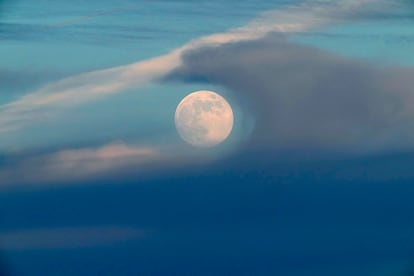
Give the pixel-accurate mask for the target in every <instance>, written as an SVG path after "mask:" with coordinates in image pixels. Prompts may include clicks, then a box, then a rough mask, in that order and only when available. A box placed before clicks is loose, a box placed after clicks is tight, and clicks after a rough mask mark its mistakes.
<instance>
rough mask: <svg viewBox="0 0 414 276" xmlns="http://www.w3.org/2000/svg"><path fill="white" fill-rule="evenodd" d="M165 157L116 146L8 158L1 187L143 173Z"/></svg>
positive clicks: (0, 176) (151, 150)
mask: <svg viewBox="0 0 414 276" xmlns="http://www.w3.org/2000/svg"><path fill="white" fill-rule="evenodd" d="M163 158H166V156H163V155H161V153H160V152H159V151H158V150H157V149H155V148H150V147H136V146H130V145H127V144H125V143H123V142H115V143H111V144H107V145H104V146H101V147H98V148H78V149H65V150H60V151H56V152H53V153H48V154H38V155H34V156H24V155H23V156H17V157H14V158H11V157H10V158H9V159H10V160H12V159H13V161H10V163H9V164H6V165H4V166H2V169H1V170H0V183H1V186H3V187H5V186H8V185H11V184H16V183H36V182H42V183H54V182H56V181H58V182H68V181H73V180H78V179H87V178H91V177H96V176H101V175H107V174H109V173H111V172H114V171H116V170H119V169H122V168H125V167H129V166H134V168H135V169H134V170H135V171H137V172H138V171H140V170H143V171H144V170H146V169H148V168H147V166H148V165H149V164H152V163H153V162H155V161H161V160H163Z"/></svg>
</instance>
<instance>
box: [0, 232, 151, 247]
mask: <svg viewBox="0 0 414 276" xmlns="http://www.w3.org/2000/svg"><path fill="white" fill-rule="evenodd" d="M146 232H147V231H145V230H143V229H136V228H128V227H117V226H110V227H74V228H69V227H68V228H54V229H49V228H45V229H31V230H26V229H25V230H21V231H14V232H0V249H1V250H5V251H21V250H42V249H71V248H80V247H92V246H102V245H107V244H113V243H119V242H126V241H130V240H137V239H142V238H144V237H145V235H146Z"/></svg>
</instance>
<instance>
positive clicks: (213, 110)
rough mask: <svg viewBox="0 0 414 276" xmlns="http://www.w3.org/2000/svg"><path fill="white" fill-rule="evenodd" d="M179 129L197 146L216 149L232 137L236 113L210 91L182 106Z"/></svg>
mask: <svg viewBox="0 0 414 276" xmlns="http://www.w3.org/2000/svg"><path fill="white" fill-rule="evenodd" d="M175 127H176V128H177V131H178V134H179V135H180V136H181V138H182V139H183V140H184V141H186V142H187V143H189V144H191V145H193V146H196V147H212V146H215V145H218V144H220V143H221V142H223V141H224V140H226V139H227V137H228V136H229V135H230V133H231V130H232V129H233V110H232V108H231V106H230V105H229V103H228V102H227V101H226V100H225V99H224V98H223V97H222V96H220V95H219V94H217V93H215V92H213V91H207V90H201V91H196V92H193V93H191V94H189V95H187V96H186V97H185V98H184V99H183V100H182V101H181V102H180V103H179V104H178V106H177V109H176V110H175Z"/></svg>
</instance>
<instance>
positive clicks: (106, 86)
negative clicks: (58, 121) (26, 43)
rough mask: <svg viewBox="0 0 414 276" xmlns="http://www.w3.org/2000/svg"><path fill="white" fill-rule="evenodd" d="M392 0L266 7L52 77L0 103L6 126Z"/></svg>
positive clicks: (1, 126) (1, 123)
mask: <svg viewBox="0 0 414 276" xmlns="http://www.w3.org/2000/svg"><path fill="white" fill-rule="evenodd" d="M387 3H389V1H386V0H359V1H355V0H347V1H335V2H326V1H318V0H315V1H305V2H303V3H300V4H297V5H292V6H287V7H285V8H284V9H280V10H276V11H272V12H268V13H265V14H264V15H263V16H262V17H260V18H259V19H256V20H253V21H252V22H251V23H249V24H247V25H246V26H244V27H241V28H236V29H232V30H229V31H228V32H225V33H219V34H213V35H210V36H206V37H202V38H199V39H196V40H193V41H190V42H189V43H188V44H186V45H184V46H182V47H181V48H178V49H175V50H173V51H171V52H170V53H168V54H166V55H163V56H159V57H155V58H152V59H148V60H144V61H141V62H137V63H133V64H129V65H125V66H120V67H115V68H109V69H105V70H99V71H94V72H89V73H84V74H81V75H77V76H73V77H70V78H66V79H63V80H61V81H57V82H54V83H51V84H49V85H47V86H45V87H43V88H41V89H39V90H37V91H35V92H33V93H31V94H28V95H26V96H23V97H21V98H20V99H18V100H16V101H14V102H11V103H8V104H5V105H3V106H0V132H8V131H14V130H17V129H19V128H21V127H24V126H25V125H27V124H30V123H33V122H34V121H39V120H43V119H44V118H45V117H47V116H50V114H55V112H58V111H57V109H61V108H63V107H64V108H67V107H71V106H76V105H79V104H82V103H85V102H88V101H91V100H95V99H98V98H100V97H103V96H106V95H108V94H113V93H117V92H120V91H122V90H124V89H126V88H128V87H131V86H143V85H146V84H149V83H151V82H152V81H155V80H158V79H160V78H162V77H163V76H165V75H166V74H168V73H169V72H171V71H173V70H174V69H176V68H177V67H179V66H180V65H182V59H181V57H182V55H183V53H185V52H188V51H191V50H195V49H198V48H203V47H207V46H219V45H222V44H228V43H233V42H240V41H249V40H257V39H260V38H262V37H264V36H266V35H267V34H269V33H271V32H280V33H292V32H299V31H306V30H309V29H314V28H318V27H322V26H326V25H329V24H336V23H340V22H344V21H346V19H347V18H352V17H354V16H357V15H359V14H360V13H363V12H364V11H365V12H371V10H372V7H373V6H372V4H374V6H376V5H378V6H382V5H384V4H387Z"/></svg>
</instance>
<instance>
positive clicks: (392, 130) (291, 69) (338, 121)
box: [168, 35, 414, 152]
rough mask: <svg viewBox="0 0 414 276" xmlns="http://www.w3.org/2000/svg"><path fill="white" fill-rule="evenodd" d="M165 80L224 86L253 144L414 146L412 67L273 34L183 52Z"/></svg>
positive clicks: (349, 147)
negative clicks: (251, 121)
mask: <svg viewBox="0 0 414 276" xmlns="http://www.w3.org/2000/svg"><path fill="white" fill-rule="evenodd" d="M168 79H170V80H171V79H172V80H185V81H202V82H211V83H215V84H220V85H224V86H226V87H228V88H230V89H231V90H232V91H233V92H234V93H235V96H236V98H238V99H239V101H240V104H241V105H242V107H243V108H244V110H245V111H246V112H252V113H253V115H254V116H255V119H256V125H255V130H254V131H253V134H252V137H251V143H252V145H257V146H265V147H267V148H269V147H270V148H277V149H326V150H335V151H344V150H345V151H350V150H352V151H353V150H355V151H356V152H361V151H369V150H383V149H385V150H392V149H395V148H400V147H402V148H411V147H412V146H414V144H413V141H414V139H413V138H414V131H413V130H414V128H413V124H412V119H413V117H414V116H413V110H412V105H413V104H414V93H413V87H414V69H410V68H398V67H385V66H381V65H379V64H369V63H364V62H363V61H359V60H354V59H351V58H345V57H340V56H337V55H335V54H333V53H329V52H323V51H321V50H318V49H315V48H311V47H306V46H301V45H296V44H293V43H291V42H288V41H287V40H286V39H285V38H283V37H280V36H278V35H274V36H269V37H267V38H265V39H263V40H260V41H254V42H242V43H234V44H230V45H223V46H218V47H208V48H203V49H199V50H196V51H192V52H188V53H186V55H185V56H184V63H183V65H182V66H181V68H179V69H178V70H176V71H175V72H174V73H172V74H171V75H170V76H168Z"/></svg>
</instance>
